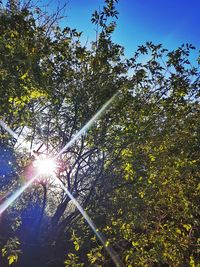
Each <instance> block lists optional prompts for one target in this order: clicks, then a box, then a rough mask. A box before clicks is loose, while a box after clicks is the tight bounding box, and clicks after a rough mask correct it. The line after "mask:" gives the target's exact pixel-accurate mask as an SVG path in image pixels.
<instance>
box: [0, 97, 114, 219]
mask: <svg viewBox="0 0 200 267" xmlns="http://www.w3.org/2000/svg"><path fill="white" fill-rule="evenodd" d="M117 95H118V93H115V94H114V95H113V96H112V97H111V98H110V99H109V100H108V101H107V102H106V103H105V104H104V105H103V106H102V108H101V109H100V110H99V111H98V112H97V113H96V114H95V115H94V116H93V117H92V118H91V119H90V120H89V121H88V122H87V123H86V124H85V126H83V127H82V128H81V129H80V130H79V132H78V133H77V134H76V135H75V136H74V137H73V138H72V139H71V140H70V141H69V142H68V143H67V144H66V145H65V146H64V147H63V148H62V149H61V150H60V152H58V153H57V155H56V156H55V157H54V158H53V159H56V158H58V157H59V156H60V155H61V154H62V153H63V152H64V151H66V149H68V148H69V147H70V146H72V145H73V144H74V142H75V141H76V140H77V139H78V138H79V137H80V136H81V135H83V134H84V133H86V131H87V130H89V128H91V127H92V126H93V124H94V123H95V121H96V120H97V119H99V118H100V116H101V115H102V114H103V112H104V111H105V110H106V108H107V107H108V106H109V105H110V104H111V103H112V101H113V100H114V99H115V98H116V96H117ZM1 122H2V121H1ZM1 125H2V126H3V127H4V129H5V130H6V131H8V132H9V133H10V134H11V135H12V136H16V133H15V132H13V131H12V130H11V129H10V128H9V127H8V126H7V125H6V124H5V123H4V122H2V123H1ZM38 175H39V174H38ZM38 175H36V176H34V177H33V178H32V179H30V180H29V181H28V182H27V183H26V184H24V185H22V186H21V188H19V189H18V190H17V191H16V192H15V193H13V195H12V196H10V197H9V198H8V199H7V200H6V201H5V202H6V204H4V203H2V204H0V214H1V213H2V212H3V211H5V210H6V209H7V208H8V207H9V206H10V205H11V204H12V202H13V201H15V200H16V199H17V198H18V197H19V196H20V195H21V194H22V193H23V192H24V190H26V189H27V188H28V187H29V186H30V185H31V184H32V183H33V182H34V181H35V180H36V179H37V178H38Z"/></svg>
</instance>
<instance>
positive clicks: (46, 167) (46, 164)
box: [33, 158, 58, 176]
mask: <svg viewBox="0 0 200 267" xmlns="http://www.w3.org/2000/svg"><path fill="white" fill-rule="evenodd" d="M33 166H34V167H35V168H36V169H37V171H38V173H39V174H40V175H45V176H51V175H55V172H56V170H57V167H58V166H57V163H56V161H55V160H54V159H51V158H46V159H36V160H35V161H34V162H33Z"/></svg>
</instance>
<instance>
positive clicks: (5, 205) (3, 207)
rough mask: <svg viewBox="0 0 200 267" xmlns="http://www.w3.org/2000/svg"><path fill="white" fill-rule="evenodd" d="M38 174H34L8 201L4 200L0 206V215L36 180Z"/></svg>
mask: <svg viewBox="0 0 200 267" xmlns="http://www.w3.org/2000/svg"><path fill="white" fill-rule="evenodd" d="M38 177H39V174H36V175H35V176H34V177H32V178H31V179H30V180H28V181H27V182H26V183H25V184H23V185H22V186H21V187H20V188H19V189H17V190H16V191H15V193H13V194H12V195H11V196H10V197H9V198H8V199H6V200H5V201H4V202H3V203H2V204H1V205H0V214H1V213H2V212H4V211H5V210H6V209H7V208H8V207H9V206H10V205H11V204H12V203H13V202H14V201H15V200H16V199H17V198H18V197H19V196H20V195H21V194H22V193H23V192H24V191H25V190H26V189H27V188H28V187H29V186H30V185H31V184H32V183H33V182H34V181H35V180H36V179H37V178H38Z"/></svg>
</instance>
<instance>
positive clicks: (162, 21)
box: [3, 0, 200, 57]
mask: <svg viewBox="0 0 200 267" xmlns="http://www.w3.org/2000/svg"><path fill="white" fill-rule="evenodd" d="M25 1H26V0H25ZM3 2H4V3H5V2H6V0H3ZM33 2H37V3H39V4H41V5H43V4H45V3H49V7H48V11H49V12H52V11H53V10H54V11H55V9H56V7H57V6H58V3H60V5H61V6H62V5H63V4H64V3H66V2H67V7H66V11H65V14H66V16H67V17H66V18H65V19H63V20H62V23H61V26H62V27H65V26H70V27H72V28H76V29H77V30H78V31H83V40H84V41H86V40H87V39H88V41H91V40H93V39H94V38H95V30H94V29H95V26H94V25H92V23H91V20H90V19H91V14H92V13H93V11H94V10H95V9H97V10H98V9H99V8H101V7H102V6H103V0H33ZM117 10H118V11H119V19H118V22H117V29H116V31H115V33H114V35H113V40H114V41H115V42H117V43H119V44H121V45H123V46H124V47H125V54H126V56H128V57H130V56H132V54H133V53H134V51H135V50H136V49H137V46H138V45H141V44H144V43H145V42H146V41H152V42H153V43H155V44H158V43H162V44H163V45H164V46H165V47H166V48H168V49H174V48H177V47H178V46H180V45H181V44H183V43H192V44H193V45H194V46H195V47H196V48H197V50H200V0H119V3H118V4H117Z"/></svg>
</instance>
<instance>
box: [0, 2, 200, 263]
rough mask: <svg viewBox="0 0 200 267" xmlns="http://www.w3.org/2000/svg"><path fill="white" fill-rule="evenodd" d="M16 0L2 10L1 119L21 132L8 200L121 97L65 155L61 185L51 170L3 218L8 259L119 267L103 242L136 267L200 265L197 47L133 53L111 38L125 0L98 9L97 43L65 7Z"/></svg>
mask: <svg viewBox="0 0 200 267" xmlns="http://www.w3.org/2000/svg"><path fill="white" fill-rule="evenodd" d="M8 3H9V4H10V5H7V7H2V8H1V10H0V120H1V121H3V122H4V123H5V124H6V125H8V127H9V128H10V129H12V130H13V131H14V132H15V133H16V135H17V139H16V138H13V136H11V135H10V134H9V133H8V132H7V131H6V129H5V127H2V125H0V152H1V153H0V204H2V203H4V201H5V200H6V199H7V198H9V196H10V195H11V194H12V193H13V194H14V192H15V191H16V190H17V188H19V187H20V186H23V185H24V184H26V183H27V181H28V180H29V179H30V178H31V177H32V176H33V175H34V158H35V157H42V156H55V155H57V154H58V153H59V152H60V150H61V149H62V148H63V147H64V146H66V144H68V143H69V142H70V140H71V139H72V138H74V136H75V135H76V134H77V132H78V131H79V130H80V129H81V128H82V127H83V126H84V125H85V124H86V123H87V122H88V121H89V120H90V119H91V118H92V117H93V116H94V115H95V114H96V113H97V112H98V111H99V110H100V109H101V107H102V106H103V105H104V104H105V103H108V102H107V101H109V100H110V99H111V98H112V97H113V96H114V98H112V99H113V101H112V102H109V103H110V104H109V106H108V108H107V109H106V110H104V112H102V114H101V116H99V117H98V119H97V120H96V121H95V122H94V123H93V125H92V127H90V128H88V129H87V130H86V131H84V133H83V134H82V135H81V136H80V137H79V138H78V139H77V140H75V142H73V144H72V145H71V146H70V147H68V148H67V149H66V150H64V151H63V152H62V153H61V154H59V155H58V158H57V164H58V166H57V171H56V176H57V178H58V179H59V181H60V183H61V184H62V186H60V184H59V183H57V182H56V180H54V179H52V178H51V177H48V176H45V175H44V176H42V175H41V177H39V178H38V179H37V180H35V182H34V183H33V184H32V185H31V186H30V187H29V188H28V189H27V190H26V191H24V192H23V194H22V195H21V196H20V197H19V198H18V199H17V200H16V201H15V202H14V203H13V204H12V205H11V206H10V207H9V208H8V209H7V210H6V211H4V212H3V213H2V214H0V247H1V256H0V266H3V267H5V266H10V265H13V266H20V267H23V266H24V267H25V266H26V267H27V266H29V267H35V266H38V267H44V266H48V267H50V266H52V267H53V266H54V267H56V266H57V267H62V266H64V267H67V266H114V263H113V261H112V259H111V258H110V256H109V255H108V253H107V251H106V249H105V247H108V248H112V249H114V251H115V252H116V253H117V255H118V256H119V258H120V259H121V261H122V262H123V264H124V266H128V267H132V266H152V267H156V266H163V267H164V266H190V267H195V266H200V260H199V245H200V236H199V217H200V214H199V191H200V183H199V159H200V153H199V151H200V150H199V146H200V143H199V141H200V139H199V132H200V114H199V111H200V106H199V97H200V90H199V89H200V79H199V78H200V75H199V69H198V68H197V67H195V66H193V65H195V64H194V62H191V60H190V55H191V53H193V50H195V47H194V46H193V45H192V44H183V45H182V46H181V47H178V48H177V49H176V50H173V51H169V50H168V49H167V48H165V47H163V45H162V44H153V43H152V42H147V43H146V44H144V45H141V46H138V49H137V51H135V53H133V56H132V57H131V58H126V57H125V55H124V48H123V47H122V46H121V45H119V44H116V43H114V42H113V40H112V34H113V32H114V30H115V28H116V26H117V18H118V12H117V9H116V3H117V0H105V1H104V6H103V8H102V9H101V10H99V11H94V13H93V14H92V17H91V23H93V24H94V25H96V29H97V38H96V40H94V41H92V42H91V43H90V45H89V44H88V45H83V44H82V43H81V35H82V33H81V32H78V31H77V30H76V29H71V28H69V27H67V26H66V27H65V28H61V27H60V26H59V22H58V20H57V18H58V14H53V15H48V16H47V14H44V11H42V9H40V8H39V7H36V6H31V5H29V3H27V4H25V5H24V6H23V7H20V6H18V5H15V4H16V2H15V1H13V2H12V1H9V2H8ZM44 15H46V17H45V19H44ZM144 56H145V58H147V60H143V59H144ZM197 60H198V59H197ZM196 65H197V64H196ZM63 187H66V188H67V190H68V191H69V192H70V193H71V194H72V195H73V197H74V198H75V199H76V200H77V201H78V202H79V203H80V204H81V206H82V207H83V208H84V209H85V210H86V212H87V213H88V215H89V216H90V217H91V219H92V220H93V221H94V222H95V225H96V226H97V228H98V229H97V231H99V232H100V233H103V234H104V236H105V238H106V242H105V244H104V245H105V247H103V245H102V244H101V243H100V242H99V240H98V238H97V237H96V236H95V234H94V232H93V231H92V230H91V228H90V227H89V225H88V224H87V223H86V222H85V220H84V218H83V217H82V216H81V214H80V213H79V211H78V209H77V208H76V207H75V206H74V204H73V201H72V200H71V199H70V197H69V196H68V195H67V194H66V191H65V190H64V189H63Z"/></svg>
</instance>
